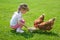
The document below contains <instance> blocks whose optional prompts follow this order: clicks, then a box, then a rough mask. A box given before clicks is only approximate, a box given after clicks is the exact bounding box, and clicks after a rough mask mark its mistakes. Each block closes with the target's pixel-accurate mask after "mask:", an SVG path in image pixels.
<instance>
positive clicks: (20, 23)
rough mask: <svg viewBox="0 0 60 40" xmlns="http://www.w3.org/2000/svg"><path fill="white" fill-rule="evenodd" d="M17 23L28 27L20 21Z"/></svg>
mask: <svg viewBox="0 0 60 40" xmlns="http://www.w3.org/2000/svg"><path fill="white" fill-rule="evenodd" d="M18 24H19V25H20V26H24V27H25V28H28V27H27V26H26V25H25V23H23V22H22V21H18Z"/></svg>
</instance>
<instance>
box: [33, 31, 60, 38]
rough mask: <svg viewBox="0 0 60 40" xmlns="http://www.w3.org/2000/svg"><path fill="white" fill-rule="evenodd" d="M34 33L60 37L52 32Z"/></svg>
mask: <svg viewBox="0 0 60 40" xmlns="http://www.w3.org/2000/svg"><path fill="white" fill-rule="evenodd" d="M33 33H37V34H45V35H48V36H56V37H60V36H59V34H58V33H56V32H52V31H50V32H47V31H45V32H43V31H40V30H39V31H35V32H33Z"/></svg>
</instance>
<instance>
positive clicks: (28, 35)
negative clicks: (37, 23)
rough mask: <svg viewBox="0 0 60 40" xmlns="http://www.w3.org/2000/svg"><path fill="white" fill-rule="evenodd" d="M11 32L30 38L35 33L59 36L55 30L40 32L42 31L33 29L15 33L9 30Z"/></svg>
mask: <svg viewBox="0 0 60 40" xmlns="http://www.w3.org/2000/svg"><path fill="white" fill-rule="evenodd" d="M11 32H12V33H14V34H16V35H18V36H24V37H25V38H32V37H33V36H34V35H35V34H36V33H37V34H40V35H43V34H44V35H48V36H56V37H60V36H59V35H58V33H55V32H42V31H35V32H32V33H31V32H24V33H16V31H14V30H11Z"/></svg>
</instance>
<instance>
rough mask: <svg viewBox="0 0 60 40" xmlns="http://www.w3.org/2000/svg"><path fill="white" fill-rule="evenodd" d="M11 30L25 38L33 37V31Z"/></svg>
mask: <svg viewBox="0 0 60 40" xmlns="http://www.w3.org/2000/svg"><path fill="white" fill-rule="evenodd" d="M11 32H12V33H14V34H16V35H18V36H23V37H25V38H27V39H28V38H32V37H33V33H31V32H24V33H17V32H16V31H15V30H11Z"/></svg>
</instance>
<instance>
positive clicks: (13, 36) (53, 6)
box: [0, 0, 60, 40]
mask: <svg viewBox="0 0 60 40" xmlns="http://www.w3.org/2000/svg"><path fill="white" fill-rule="evenodd" d="M22 2H23V3H27V4H28V6H29V8H30V11H29V12H27V14H25V15H23V18H24V19H25V20H26V25H28V26H33V21H34V20H35V19H36V18H37V17H39V16H40V15H41V14H43V13H45V15H46V16H45V21H47V20H48V19H50V18H53V17H56V21H55V24H54V26H53V29H52V30H51V32H49V33H47V32H41V31H40V32H35V33H30V32H28V31H27V30H26V29H25V28H23V29H24V30H25V33H23V34H20V33H16V32H14V31H12V29H11V28H10V23H9V22H10V19H11V17H12V15H13V12H14V11H16V10H17V8H18V6H19V4H20V3H22ZM0 40H60V0H0Z"/></svg>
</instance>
